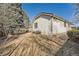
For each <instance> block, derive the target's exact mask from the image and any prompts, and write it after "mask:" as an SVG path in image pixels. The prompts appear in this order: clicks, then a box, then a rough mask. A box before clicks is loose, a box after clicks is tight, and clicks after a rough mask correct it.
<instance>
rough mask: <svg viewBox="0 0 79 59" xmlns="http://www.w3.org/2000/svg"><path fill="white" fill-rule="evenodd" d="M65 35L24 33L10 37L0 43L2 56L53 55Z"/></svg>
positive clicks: (62, 42)
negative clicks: (50, 35)
mask: <svg viewBox="0 0 79 59" xmlns="http://www.w3.org/2000/svg"><path fill="white" fill-rule="evenodd" d="M67 39H68V38H67V36H66V35H64V37H62V35H60V36H52V37H49V36H46V35H40V34H33V33H25V34H21V35H18V37H15V38H10V39H8V40H6V41H5V42H4V43H2V44H1V45H0V55H2V56H11V55H12V56H53V55H55V54H56V53H57V52H58V50H59V49H60V48H61V47H62V45H63V44H64V43H65V42H66V41H67Z"/></svg>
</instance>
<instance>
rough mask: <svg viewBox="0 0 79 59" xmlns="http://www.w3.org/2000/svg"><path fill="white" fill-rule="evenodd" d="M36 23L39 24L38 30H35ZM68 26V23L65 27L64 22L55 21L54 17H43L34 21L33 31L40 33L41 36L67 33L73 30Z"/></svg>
mask: <svg viewBox="0 0 79 59" xmlns="http://www.w3.org/2000/svg"><path fill="white" fill-rule="evenodd" d="M35 23H38V28H34V24H35ZM68 24H69V23H66V26H65V22H64V21H61V20H58V19H54V18H53V17H48V16H41V17H39V18H37V19H36V20H35V21H34V23H33V31H40V32H41V34H45V35H53V34H59V33H65V32H67V31H68V30H70V29H71V26H70V27H69V25H68Z"/></svg>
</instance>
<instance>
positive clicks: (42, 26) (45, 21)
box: [33, 16, 51, 35]
mask: <svg viewBox="0 0 79 59" xmlns="http://www.w3.org/2000/svg"><path fill="white" fill-rule="evenodd" d="M49 19H50V17H45V16H42V17H39V18H38V19H36V20H35V21H34V23H38V28H36V29H35V28H34V23H33V31H41V33H42V34H46V35H48V34H50V33H51V32H50V20H49Z"/></svg>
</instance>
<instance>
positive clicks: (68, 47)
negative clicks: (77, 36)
mask: <svg viewBox="0 0 79 59" xmlns="http://www.w3.org/2000/svg"><path fill="white" fill-rule="evenodd" d="M56 56H79V44H78V43H76V42H74V41H72V40H68V41H67V42H66V43H65V44H64V45H63V47H62V48H61V49H60V50H59V51H58V52H57V54H56Z"/></svg>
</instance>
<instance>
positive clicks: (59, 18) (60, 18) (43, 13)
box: [34, 12, 72, 24]
mask: <svg viewBox="0 0 79 59" xmlns="http://www.w3.org/2000/svg"><path fill="white" fill-rule="evenodd" d="M44 15H45V16H50V17H51V18H52V17H55V18H57V19H58V20H60V21H63V22H66V23H69V24H72V23H71V22H69V21H66V20H65V19H63V18H62V17H59V16H57V15H55V14H53V13H46V12H42V13H40V14H38V15H37V16H36V17H35V18H34V21H35V20H36V19H37V18H39V17H41V16H44Z"/></svg>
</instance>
